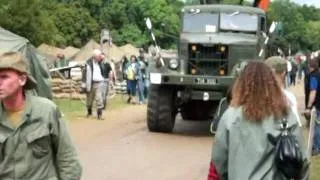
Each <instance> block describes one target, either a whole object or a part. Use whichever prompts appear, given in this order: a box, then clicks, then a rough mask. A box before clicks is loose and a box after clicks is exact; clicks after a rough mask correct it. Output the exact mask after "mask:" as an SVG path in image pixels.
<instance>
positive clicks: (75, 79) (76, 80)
mask: <svg viewBox="0 0 320 180" xmlns="http://www.w3.org/2000/svg"><path fill="white" fill-rule="evenodd" d="M72 81H73V82H74V83H75V86H76V89H75V90H76V92H77V93H80V91H81V83H82V81H81V77H76V76H75V77H72Z"/></svg>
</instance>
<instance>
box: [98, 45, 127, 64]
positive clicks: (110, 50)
mask: <svg viewBox="0 0 320 180" xmlns="http://www.w3.org/2000/svg"><path fill="white" fill-rule="evenodd" d="M103 52H105V53H106V56H107V59H108V60H111V59H113V60H114V61H115V62H118V61H121V59H122V57H123V56H124V55H125V53H124V52H123V51H122V50H121V49H120V48H119V47H118V46H117V45H115V44H112V45H111V46H109V45H104V46H103Z"/></svg>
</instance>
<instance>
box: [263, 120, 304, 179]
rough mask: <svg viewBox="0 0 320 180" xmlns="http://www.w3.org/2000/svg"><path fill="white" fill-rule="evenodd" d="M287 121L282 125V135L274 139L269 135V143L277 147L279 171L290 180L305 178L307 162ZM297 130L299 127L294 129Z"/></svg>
mask: <svg viewBox="0 0 320 180" xmlns="http://www.w3.org/2000/svg"><path fill="white" fill-rule="evenodd" d="M287 126H288V121H287V119H283V120H282V123H281V133H280V135H279V136H278V137H276V138H274V137H273V136H272V135H271V134H268V139H269V141H270V142H271V143H272V144H273V145H275V148H274V153H275V159H274V163H275V166H276V168H277V171H278V172H279V173H280V174H282V175H283V176H284V177H286V178H288V179H301V178H302V177H303V176H304V173H305V172H304V171H305V168H306V167H305V165H306V162H305V160H304V159H303V156H302V151H301V148H300V146H299V143H298V141H297V139H296V137H295V135H293V134H292V132H291V131H292V129H289V128H288V127H287ZM294 128H297V127H294Z"/></svg>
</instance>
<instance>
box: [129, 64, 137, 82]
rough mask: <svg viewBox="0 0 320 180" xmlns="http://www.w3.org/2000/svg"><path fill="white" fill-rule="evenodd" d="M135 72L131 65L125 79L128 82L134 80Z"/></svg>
mask: <svg viewBox="0 0 320 180" xmlns="http://www.w3.org/2000/svg"><path fill="white" fill-rule="evenodd" d="M135 78H136V77H135V72H134V69H133V67H132V65H129V67H128V70H127V79H128V80H135Z"/></svg>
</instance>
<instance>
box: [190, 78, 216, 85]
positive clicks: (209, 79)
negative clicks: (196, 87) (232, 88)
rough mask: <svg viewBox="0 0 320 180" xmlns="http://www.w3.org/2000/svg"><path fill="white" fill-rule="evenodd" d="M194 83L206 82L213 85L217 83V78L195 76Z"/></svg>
mask: <svg viewBox="0 0 320 180" xmlns="http://www.w3.org/2000/svg"><path fill="white" fill-rule="evenodd" d="M195 83H196V84H208V85H214V84H217V79H214V78H196V79H195Z"/></svg>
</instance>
